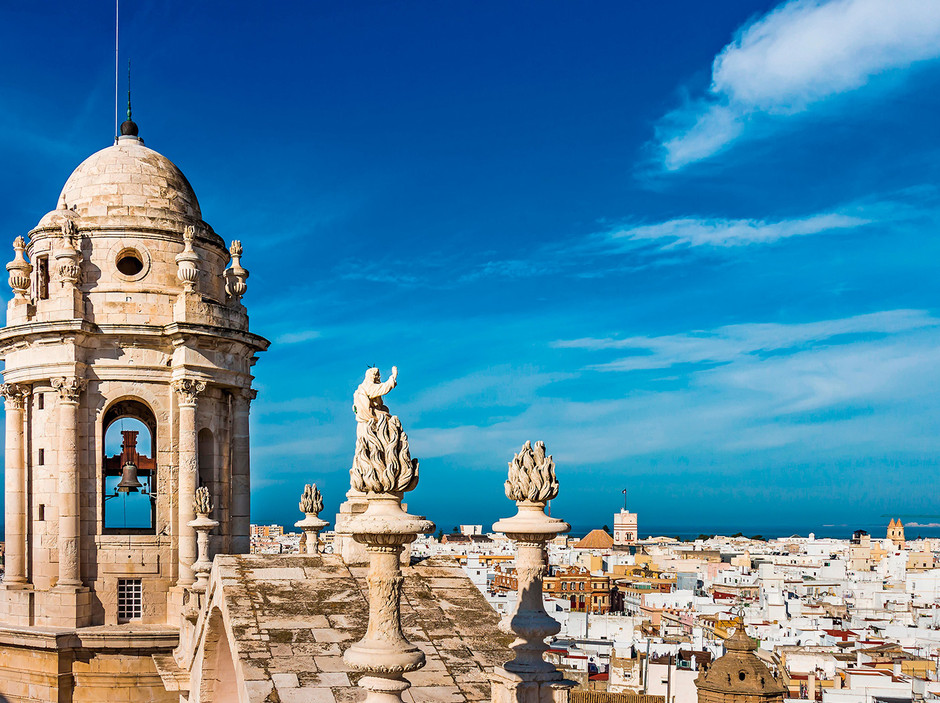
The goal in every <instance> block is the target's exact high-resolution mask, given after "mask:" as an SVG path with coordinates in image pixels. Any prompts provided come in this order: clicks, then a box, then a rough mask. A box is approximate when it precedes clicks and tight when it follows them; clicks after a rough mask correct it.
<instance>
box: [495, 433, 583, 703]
mask: <svg viewBox="0 0 940 703" xmlns="http://www.w3.org/2000/svg"><path fill="white" fill-rule="evenodd" d="M557 495H558V481H557V480H556V479H555V463H554V462H553V461H552V457H551V456H548V457H546V456H545V444H544V443H542V442H536V443H535V447H534V448H533V447H532V445H531V444H530V443H529V442H526V443H525V444H524V445H523V447H522V451H520V452H519V453H518V454H516V455H515V457H514V458H513V461H512V463H510V464H509V480H508V481H506V497H508V498H509V499H510V500H514V501H516V506H517V509H518V511H517V513H516V515H514V516H513V517H511V518H508V519H506V520H500V521H499V522H497V523H496V524H495V525H493V530H494V531H496V532H502V533H504V534H505V535H506V536H507V537H509V538H510V539H511V540H513V541H514V542H516V547H517V549H516V574H517V577H518V581H519V595H518V599H517V600H516V607H515V609H514V610H513V611H512V612H511V613H509V614H508V615H507V616H506V617H505V618H503V620H502V621H501V622H500V624H499V629H500V630H502V631H503V632H505V633H507V634H512V635H515V637H516V639H515V641H513V643H512V644H511V645H509V647H510V649H511V650H512V651H513V654H515V657H514V658H513V659H512V660H511V661H508V662H506V663H505V664H504V665H503V666H502V667H497V668H496V670H495V671H494V672H493V675H492V687H491V688H492V692H493V695H492V700H493V703H523V702H524V701H529V700H537V701H546V702H547V701H566V700H567V696H568V691H569V689H570V688H571V686H573V685H574V684H573V682H569V681H565V680H564V676H562V673H561V672H560V671H558V670H557V669H556V668H555V665H554V664H551V663H550V662H547V661H545V659H544V657H543V655H544V653H545V650H547V649H548V645H547V644H546V643H545V638H546V637H548V636H549V635H554V634H557V633H558V631H559V630H560V629H561V626H560V625H559V624H558V622H557V621H556V620H555V619H554V618H552V617H551V616H550V615H549V614H548V613H546V612H545V606H544V603H543V601H542V578H543V577H544V575H545V572H546V566H547V565H546V560H545V544H546V542H548V541H549V540H551V539H553V538H554V537H555V536H556V535H559V534H563V533H565V532H568V530H570V529H571V527H570V526H569V525H568V523H566V522H562V521H561V520H559V519H557V518H552V517H549V516H548V515H546V514H545V505H546V503H547V502H548V501H550V500H552V499H553V498H555V497H556V496H557Z"/></svg>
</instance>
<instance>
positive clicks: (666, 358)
mask: <svg viewBox="0 0 940 703" xmlns="http://www.w3.org/2000/svg"><path fill="white" fill-rule="evenodd" d="M938 325H940V319H938V318H935V317H933V316H931V315H930V314H929V313H927V312H925V311H923V310H888V311H884V312H876V313H870V314H866V315H856V316H854V317H847V318H842V319H836V320H822V321H819V322H807V323H799V324H780V323H750V324H741V325H726V326H723V327H718V328H716V329H713V330H707V331H698V332H688V333H683V334H675V335H662V336H655V337H625V338H622V339H617V338H612V337H605V338H594V337H587V338H582V339H569V340H559V341H556V342H553V343H552V346H554V347H556V348H562V349H585V350H592V351H603V350H620V351H631V352H632V354H631V355H630V356H626V357H623V358H620V359H615V360H613V361H609V362H606V363H602V364H595V365H592V366H591V368H592V369H594V370H598V371H639V370H649V369H665V368H669V367H672V366H676V365H678V364H702V363H708V364H723V363H728V362H731V361H735V360H741V359H744V358H747V357H751V358H760V357H761V356H762V355H766V354H770V353H775V352H781V351H785V350H796V349H799V348H801V347H806V346H811V345H817V344H821V343H837V342H838V338H845V337H854V336H859V335H863V336H865V335H867V336H868V337H872V336H883V335H891V334H898V333H900V332H908V331H912V330H918V329H924V328H929V327H936V326H938Z"/></svg>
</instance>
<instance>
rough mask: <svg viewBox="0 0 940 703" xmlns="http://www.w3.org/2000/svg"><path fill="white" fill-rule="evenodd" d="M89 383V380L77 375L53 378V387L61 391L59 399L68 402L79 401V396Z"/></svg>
mask: <svg viewBox="0 0 940 703" xmlns="http://www.w3.org/2000/svg"><path fill="white" fill-rule="evenodd" d="M87 385H88V381H86V380H85V379H84V378H78V377H76V376H65V377H62V378H53V379H52V387H53V388H55V389H56V390H57V391H59V399H60V400H62V401H64V402H66V403H77V402H78V397H79V396H80V395H81V394H82V391H83V390H85V387H86V386H87Z"/></svg>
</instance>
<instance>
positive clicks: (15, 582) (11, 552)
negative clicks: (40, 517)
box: [0, 383, 29, 587]
mask: <svg viewBox="0 0 940 703" xmlns="http://www.w3.org/2000/svg"><path fill="white" fill-rule="evenodd" d="M0 393H2V394H3V397H4V398H5V399H6V401H5V403H4V407H5V408H6V443H5V447H6V451H5V460H6V464H5V471H4V490H5V492H6V511H5V513H4V525H5V526H6V529H5V535H4V539H5V541H6V570H5V572H4V575H3V582H4V583H5V584H6V585H7V586H13V587H19V586H25V585H26V583H27V581H26V461H25V456H24V454H23V409H24V405H25V402H26V398H27V397H28V393H29V386H24V385H20V384H16V383H4V384H3V385H0Z"/></svg>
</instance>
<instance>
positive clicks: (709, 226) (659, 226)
mask: <svg viewBox="0 0 940 703" xmlns="http://www.w3.org/2000/svg"><path fill="white" fill-rule="evenodd" d="M869 223H870V220H867V219H864V218H861V217H855V216H852V215H844V214H840V213H824V214H819V215H811V216H809V217H802V218H795V219H788V220H778V221H776V222H767V221H765V220H729V219H716V218H713V219H706V218H692V217H686V218H677V219H674V220H668V221H666V222H658V223H656V224H651V225H637V226H634V227H627V228H624V229H618V230H615V231H613V232H611V233H609V235H608V236H609V237H610V239H612V240H615V241H616V240H628V241H644V240H660V239H665V240H668V243H666V244H665V245H664V246H663V247H662V248H663V249H671V248H674V247H677V246H681V245H685V246H690V247H697V246H714V247H735V246H743V245H746V244H767V243H770V242H775V241H777V240H779V239H786V238H788V237H798V236H802V235H807V234H819V233H821V232H828V231H831V230H837V229H852V228H855V227H860V226H862V225H866V224H869Z"/></svg>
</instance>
